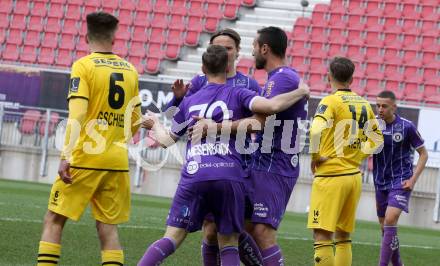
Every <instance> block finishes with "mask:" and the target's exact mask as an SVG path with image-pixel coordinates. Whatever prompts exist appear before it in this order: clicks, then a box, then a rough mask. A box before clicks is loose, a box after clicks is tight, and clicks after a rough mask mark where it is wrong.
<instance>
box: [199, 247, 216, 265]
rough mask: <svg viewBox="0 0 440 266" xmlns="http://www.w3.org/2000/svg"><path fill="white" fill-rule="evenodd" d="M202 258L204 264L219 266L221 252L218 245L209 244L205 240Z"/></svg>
mask: <svg viewBox="0 0 440 266" xmlns="http://www.w3.org/2000/svg"><path fill="white" fill-rule="evenodd" d="M202 259H203V265H204V266H219V265H220V252H219V249H218V245H208V244H206V243H205V241H203V244H202Z"/></svg>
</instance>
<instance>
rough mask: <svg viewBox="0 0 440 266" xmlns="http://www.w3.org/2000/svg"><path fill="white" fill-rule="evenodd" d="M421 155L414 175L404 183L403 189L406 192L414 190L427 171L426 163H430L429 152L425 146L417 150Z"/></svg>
mask: <svg viewBox="0 0 440 266" xmlns="http://www.w3.org/2000/svg"><path fill="white" fill-rule="evenodd" d="M416 151H417V153H418V154H419V160H418V161H417V165H416V170H414V174H413V175H412V177H411V178H410V179H408V180H405V181H403V184H402V188H403V189H406V190H413V189H414V186H415V184H416V182H417V180H418V179H419V177H420V175H421V174H422V171H423V169H425V165H426V162H427V161H428V151H427V150H426V148H425V146H422V147H419V148H417V149H416Z"/></svg>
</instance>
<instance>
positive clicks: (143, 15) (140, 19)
mask: <svg viewBox="0 0 440 266" xmlns="http://www.w3.org/2000/svg"><path fill="white" fill-rule="evenodd" d="M133 24H134V25H135V26H143V27H148V25H150V22H149V20H148V12H146V11H139V10H138V11H136V17H135V19H134V20H133Z"/></svg>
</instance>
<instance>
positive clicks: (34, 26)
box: [27, 16, 43, 32]
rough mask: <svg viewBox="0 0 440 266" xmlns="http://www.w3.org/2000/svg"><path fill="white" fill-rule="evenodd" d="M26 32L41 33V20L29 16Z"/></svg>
mask: <svg viewBox="0 0 440 266" xmlns="http://www.w3.org/2000/svg"><path fill="white" fill-rule="evenodd" d="M27 29H28V30H35V31H40V32H41V31H43V24H42V18H41V17H37V16H31V17H30V18H29V22H28V26H27Z"/></svg>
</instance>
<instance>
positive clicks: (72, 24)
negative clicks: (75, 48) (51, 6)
mask: <svg viewBox="0 0 440 266" xmlns="http://www.w3.org/2000/svg"><path fill="white" fill-rule="evenodd" d="M62 33H63V34H64V33H68V34H73V35H77V34H78V27H77V26H76V20H73V19H65V20H64V26H63V30H62Z"/></svg>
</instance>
